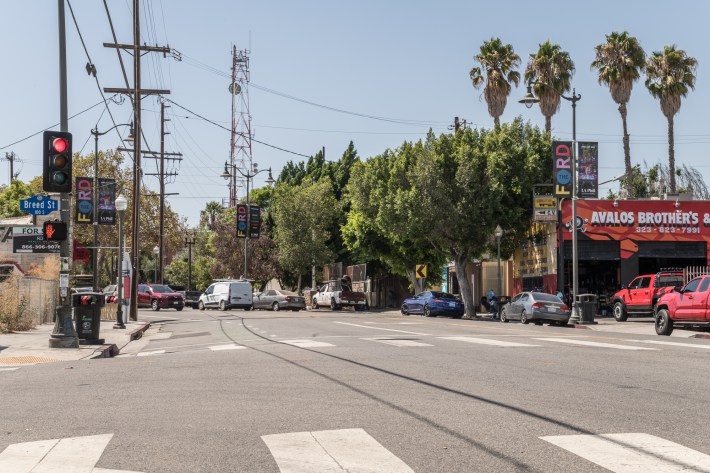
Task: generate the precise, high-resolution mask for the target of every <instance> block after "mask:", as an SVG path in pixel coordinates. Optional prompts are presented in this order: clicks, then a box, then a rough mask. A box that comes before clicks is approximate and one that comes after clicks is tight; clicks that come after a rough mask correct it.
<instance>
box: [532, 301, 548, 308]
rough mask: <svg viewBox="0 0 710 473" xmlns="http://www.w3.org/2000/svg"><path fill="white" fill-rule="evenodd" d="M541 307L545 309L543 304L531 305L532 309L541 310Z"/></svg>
mask: <svg viewBox="0 0 710 473" xmlns="http://www.w3.org/2000/svg"><path fill="white" fill-rule="evenodd" d="M543 307H545V304H543V303H542V302H536V303H534V304H533V305H532V308H533V309H542V308H543Z"/></svg>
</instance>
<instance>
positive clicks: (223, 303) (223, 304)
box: [219, 301, 227, 311]
mask: <svg viewBox="0 0 710 473" xmlns="http://www.w3.org/2000/svg"><path fill="white" fill-rule="evenodd" d="M219 310H221V311H225V310H227V301H219Z"/></svg>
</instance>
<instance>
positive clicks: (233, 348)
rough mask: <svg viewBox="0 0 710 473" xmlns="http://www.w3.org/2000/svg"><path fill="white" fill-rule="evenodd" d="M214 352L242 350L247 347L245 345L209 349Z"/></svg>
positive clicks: (220, 346) (218, 346)
mask: <svg viewBox="0 0 710 473" xmlns="http://www.w3.org/2000/svg"><path fill="white" fill-rule="evenodd" d="M208 348H209V349H210V350H212V351H222V350H241V349H245V348H246V347H245V346H243V345H234V344H232V345H214V346H211V347H208Z"/></svg>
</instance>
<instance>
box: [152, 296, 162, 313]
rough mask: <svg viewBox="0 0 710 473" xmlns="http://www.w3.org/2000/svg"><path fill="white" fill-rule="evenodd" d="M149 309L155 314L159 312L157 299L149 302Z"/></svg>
mask: <svg viewBox="0 0 710 473" xmlns="http://www.w3.org/2000/svg"><path fill="white" fill-rule="evenodd" d="M150 308H151V309H153V310H154V311H155V312H158V311H159V310H160V305H159V304H158V299H153V300H152V301H151V303H150Z"/></svg>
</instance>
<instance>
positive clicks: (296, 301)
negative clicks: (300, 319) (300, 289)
mask: <svg viewBox="0 0 710 473" xmlns="http://www.w3.org/2000/svg"><path fill="white" fill-rule="evenodd" d="M252 304H253V306H254V308H255V309H268V310H293V311H296V312H297V311H299V310H303V309H305V308H306V299H305V298H304V297H302V296H299V295H298V294H296V293H295V292H291V291H285V290H283V289H269V290H266V291H264V292H261V293H259V294H255V295H254V299H253V302H252Z"/></svg>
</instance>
